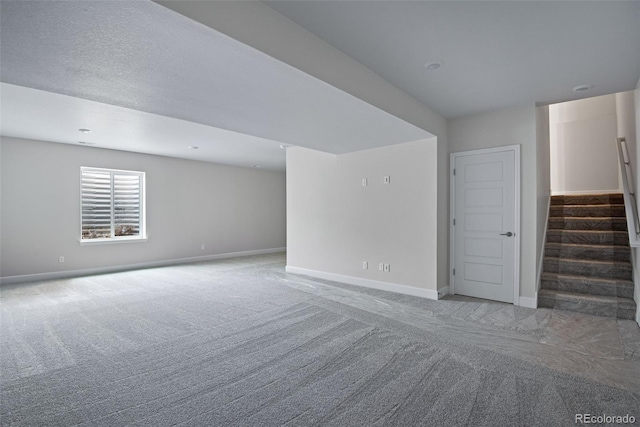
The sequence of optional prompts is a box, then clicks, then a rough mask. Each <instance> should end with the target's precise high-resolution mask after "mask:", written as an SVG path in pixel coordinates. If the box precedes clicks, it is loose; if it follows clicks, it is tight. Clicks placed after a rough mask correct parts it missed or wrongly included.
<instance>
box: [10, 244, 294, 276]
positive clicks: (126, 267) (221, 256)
mask: <svg viewBox="0 0 640 427" xmlns="http://www.w3.org/2000/svg"><path fill="white" fill-rule="evenodd" d="M286 250H287V248H269V249H256V250H251V251H242V252H228V253H224V254H214V255H204V256H196V257H189V258H179V259H168V260H162V261H151V262H143V263H139V264H126V265H114V266H111V267H100V268H87V269H82V270H66V271H53V272H50V273H37V274H25V275H21V276H8V277H0V284H2V285H8V284H12V283H24V282H35V281H40V280H55V279H67V278H70V277H79V276H91V275H93V274H104V273H117V272H120V271H129V270H138V269H142V268H154V267H167V266H170V265H177V264H188V263H191V262H202V261H213V260H216V259H226V258H236V257H242V256H251V255H262V254H272V253H278V252H285V251H286Z"/></svg>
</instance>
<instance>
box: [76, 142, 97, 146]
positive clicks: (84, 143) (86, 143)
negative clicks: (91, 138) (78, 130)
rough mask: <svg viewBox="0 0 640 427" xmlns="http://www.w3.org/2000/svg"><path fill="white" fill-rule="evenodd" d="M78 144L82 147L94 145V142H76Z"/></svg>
mask: <svg viewBox="0 0 640 427" xmlns="http://www.w3.org/2000/svg"><path fill="white" fill-rule="evenodd" d="M78 144H82V145H96V143H95V142H87V141H78Z"/></svg>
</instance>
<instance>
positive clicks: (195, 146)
mask: <svg viewBox="0 0 640 427" xmlns="http://www.w3.org/2000/svg"><path fill="white" fill-rule="evenodd" d="M198 148H199V147H198V146H197V145H190V146H189V149H190V150H197V149H198Z"/></svg>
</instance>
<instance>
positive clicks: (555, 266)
mask: <svg viewBox="0 0 640 427" xmlns="http://www.w3.org/2000/svg"><path fill="white" fill-rule="evenodd" d="M544 272H545V273H556V274H571V275H580V276H587V277H602V278H610V279H623V280H632V278H633V276H632V273H631V264H627V265H625V264H623V265H620V264H615V265H614V264H594V263H589V262H580V261H573V260H566V259H557V258H550V259H545V260H544Z"/></svg>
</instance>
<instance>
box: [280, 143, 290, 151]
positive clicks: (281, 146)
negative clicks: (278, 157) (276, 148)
mask: <svg viewBox="0 0 640 427" xmlns="http://www.w3.org/2000/svg"><path fill="white" fill-rule="evenodd" d="M280 148H281V149H283V150H286V149H287V148H289V146H288V145H287V144H280Z"/></svg>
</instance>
